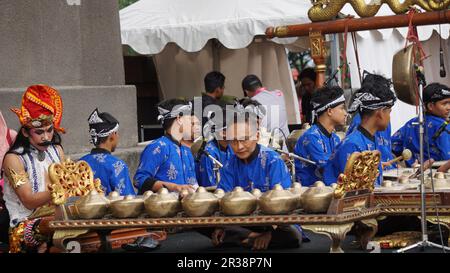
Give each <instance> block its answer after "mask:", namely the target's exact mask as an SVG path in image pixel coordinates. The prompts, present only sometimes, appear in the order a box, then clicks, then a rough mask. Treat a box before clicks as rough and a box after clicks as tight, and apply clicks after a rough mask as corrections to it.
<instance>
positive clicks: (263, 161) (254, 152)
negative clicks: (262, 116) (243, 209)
mask: <svg viewBox="0 0 450 273" xmlns="http://www.w3.org/2000/svg"><path fill="white" fill-rule="evenodd" d="M255 107H256V106H255V105H250V104H249V105H248V106H247V107H244V106H243V105H241V104H239V103H237V104H236V105H235V107H234V111H233V112H234V113H233V112H232V111H228V110H227V140H229V142H230V146H231V148H232V149H233V152H234V155H232V156H231V158H230V159H229V160H228V162H227V163H226V165H225V166H224V168H223V177H222V178H221V180H220V183H219V185H218V188H221V189H223V190H225V191H227V192H228V191H231V190H232V189H233V188H235V187H237V186H240V187H242V188H244V190H247V191H249V190H251V189H255V188H257V189H260V190H261V191H262V192H265V191H268V190H270V189H272V188H273V187H274V186H275V185H276V184H281V186H283V188H288V187H290V185H291V179H290V176H289V172H288V169H287V167H286V165H285V163H284V161H283V160H282V159H281V157H280V156H279V155H278V154H277V153H276V152H275V151H273V150H271V149H270V148H266V147H264V146H261V145H259V144H258V138H259V132H258V130H257V128H258V125H257V113H258V109H256V108H255ZM229 113H230V114H229ZM211 239H212V242H213V244H214V245H219V244H221V243H223V242H230V240H231V241H232V242H233V243H236V244H238V245H247V246H251V247H252V248H253V249H254V250H262V249H267V248H268V247H271V248H272V247H285V248H287V247H292V248H295V247H298V246H299V245H300V242H301V232H300V230H299V228H298V227H296V226H294V225H287V226H278V227H277V228H276V229H273V228H272V227H271V226H270V227H245V228H244V227H229V228H216V229H215V230H214V232H212V235H211Z"/></svg>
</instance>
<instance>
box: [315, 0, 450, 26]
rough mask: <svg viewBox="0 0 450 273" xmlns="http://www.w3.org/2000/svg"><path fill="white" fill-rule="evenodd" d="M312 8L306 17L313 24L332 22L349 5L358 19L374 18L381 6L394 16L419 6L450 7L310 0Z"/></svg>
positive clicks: (442, 0) (444, 1)
mask: <svg viewBox="0 0 450 273" xmlns="http://www.w3.org/2000/svg"><path fill="white" fill-rule="evenodd" d="M311 2H312V4H313V6H312V7H311V8H310V9H309V11H308V17H309V19H311V21H313V22H318V21H329V20H333V19H334V18H335V17H336V16H337V15H338V13H339V11H340V10H341V9H342V7H344V5H345V4H347V3H348V4H350V5H351V6H352V7H353V9H354V10H355V12H356V13H357V14H358V15H359V16H360V17H372V16H375V15H376V14H377V12H378V10H379V9H380V8H381V5H383V4H387V5H389V7H390V9H391V10H392V11H393V12H394V13H395V14H403V13H406V12H407V11H408V10H409V9H410V7H412V6H419V7H421V8H422V9H424V10H426V11H438V10H445V9H448V8H449V7H450V0H404V1H403V3H401V2H400V0H372V1H371V2H369V3H368V4H366V0H311Z"/></svg>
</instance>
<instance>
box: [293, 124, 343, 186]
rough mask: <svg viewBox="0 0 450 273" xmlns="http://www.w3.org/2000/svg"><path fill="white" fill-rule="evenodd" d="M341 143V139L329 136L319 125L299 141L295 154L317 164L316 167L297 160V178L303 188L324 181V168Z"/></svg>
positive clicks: (333, 134) (333, 135) (309, 130)
mask: <svg viewBox="0 0 450 273" xmlns="http://www.w3.org/2000/svg"><path fill="white" fill-rule="evenodd" d="M339 142H340V139H339V137H338V136H337V135H336V134H335V133H331V134H328V132H326V131H325V129H324V128H323V127H322V126H320V125H318V124H314V125H313V126H312V127H311V128H309V129H308V130H307V131H306V132H305V133H304V134H303V135H302V136H301V137H300V138H299V139H298V141H297V144H296V145H295V148H294V153H295V154H297V155H299V156H301V157H304V158H307V159H309V160H312V161H314V162H316V163H317V166H314V165H312V164H308V163H305V162H302V161H300V160H297V159H296V160H295V173H296V178H297V180H298V181H300V182H301V184H302V185H303V186H310V185H312V184H314V183H315V182H316V181H318V180H323V167H324V166H325V165H326V164H327V162H328V159H329V158H330V156H331V154H332V153H333V151H334V150H335V148H336V146H337V145H338V144H339Z"/></svg>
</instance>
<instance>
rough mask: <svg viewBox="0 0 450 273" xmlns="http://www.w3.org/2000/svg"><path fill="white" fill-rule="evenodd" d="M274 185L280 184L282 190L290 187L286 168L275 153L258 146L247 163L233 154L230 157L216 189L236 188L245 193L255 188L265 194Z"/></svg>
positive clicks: (227, 189)
mask: <svg viewBox="0 0 450 273" xmlns="http://www.w3.org/2000/svg"><path fill="white" fill-rule="evenodd" d="M276 184H281V186H282V187H283V188H289V187H290V186H291V177H290V175H289V171H288V169H287V166H286V164H285V163H284V161H283V160H282V159H281V157H280V155H279V154H278V153H277V152H275V151H273V150H272V149H270V148H267V147H264V146H261V145H259V144H258V145H257V146H256V149H255V151H254V153H253V154H252V155H251V156H250V158H249V160H248V163H245V162H244V161H242V160H241V159H239V158H238V157H237V156H236V155H234V154H233V155H232V156H231V157H230V159H229V160H228V161H227V163H226V165H225V166H224V167H223V172H222V178H221V180H220V182H219V185H218V186H217V187H218V188H221V189H223V190H224V191H226V192H227V191H231V190H233V188H234V187H236V186H240V187H242V188H244V190H247V191H249V190H252V189H253V188H257V189H259V190H261V191H262V192H265V191H268V190H270V189H272V188H273V186H275V185H276Z"/></svg>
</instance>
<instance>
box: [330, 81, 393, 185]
mask: <svg viewBox="0 0 450 273" xmlns="http://www.w3.org/2000/svg"><path fill="white" fill-rule="evenodd" d="M385 83H386V79H377V80H374V81H373V82H367V83H365V84H363V85H362V86H361V89H360V90H359V91H358V93H357V94H356V97H355V100H354V101H353V104H352V106H351V107H350V109H349V112H350V113H353V112H356V111H358V112H359V114H360V115H361V125H359V126H358V128H357V129H356V130H355V131H354V132H353V133H351V134H350V135H348V136H347V137H346V138H345V139H344V140H343V141H342V142H341V143H340V144H339V145H338V146H337V147H336V150H335V152H334V153H333V154H332V156H331V157H330V160H329V161H328V163H327V164H326V166H325V168H324V182H325V184H328V185H330V184H331V183H335V182H336V181H337V178H338V176H339V174H341V173H343V172H344V169H345V165H346V163H347V159H348V158H349V156H350V155H351V154H352V153H354V152H362V151H366V150H378V149H379V146H378V142H377V140H376V138H375V133H376V132H377V131H383V130H386V128H387V127H388V125H389V122H390V113H391V108H392V106H394V103H395V101H396V99H397V98H396V97H395V94H394V93H393V92H392V91H391V89H390V86H388V85H386V84H385ZM379 171H380V175H379V176H378V178H377V184H381V180H382V177H383V172H382V168H381V163H380V166H379Z"/></svg>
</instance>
